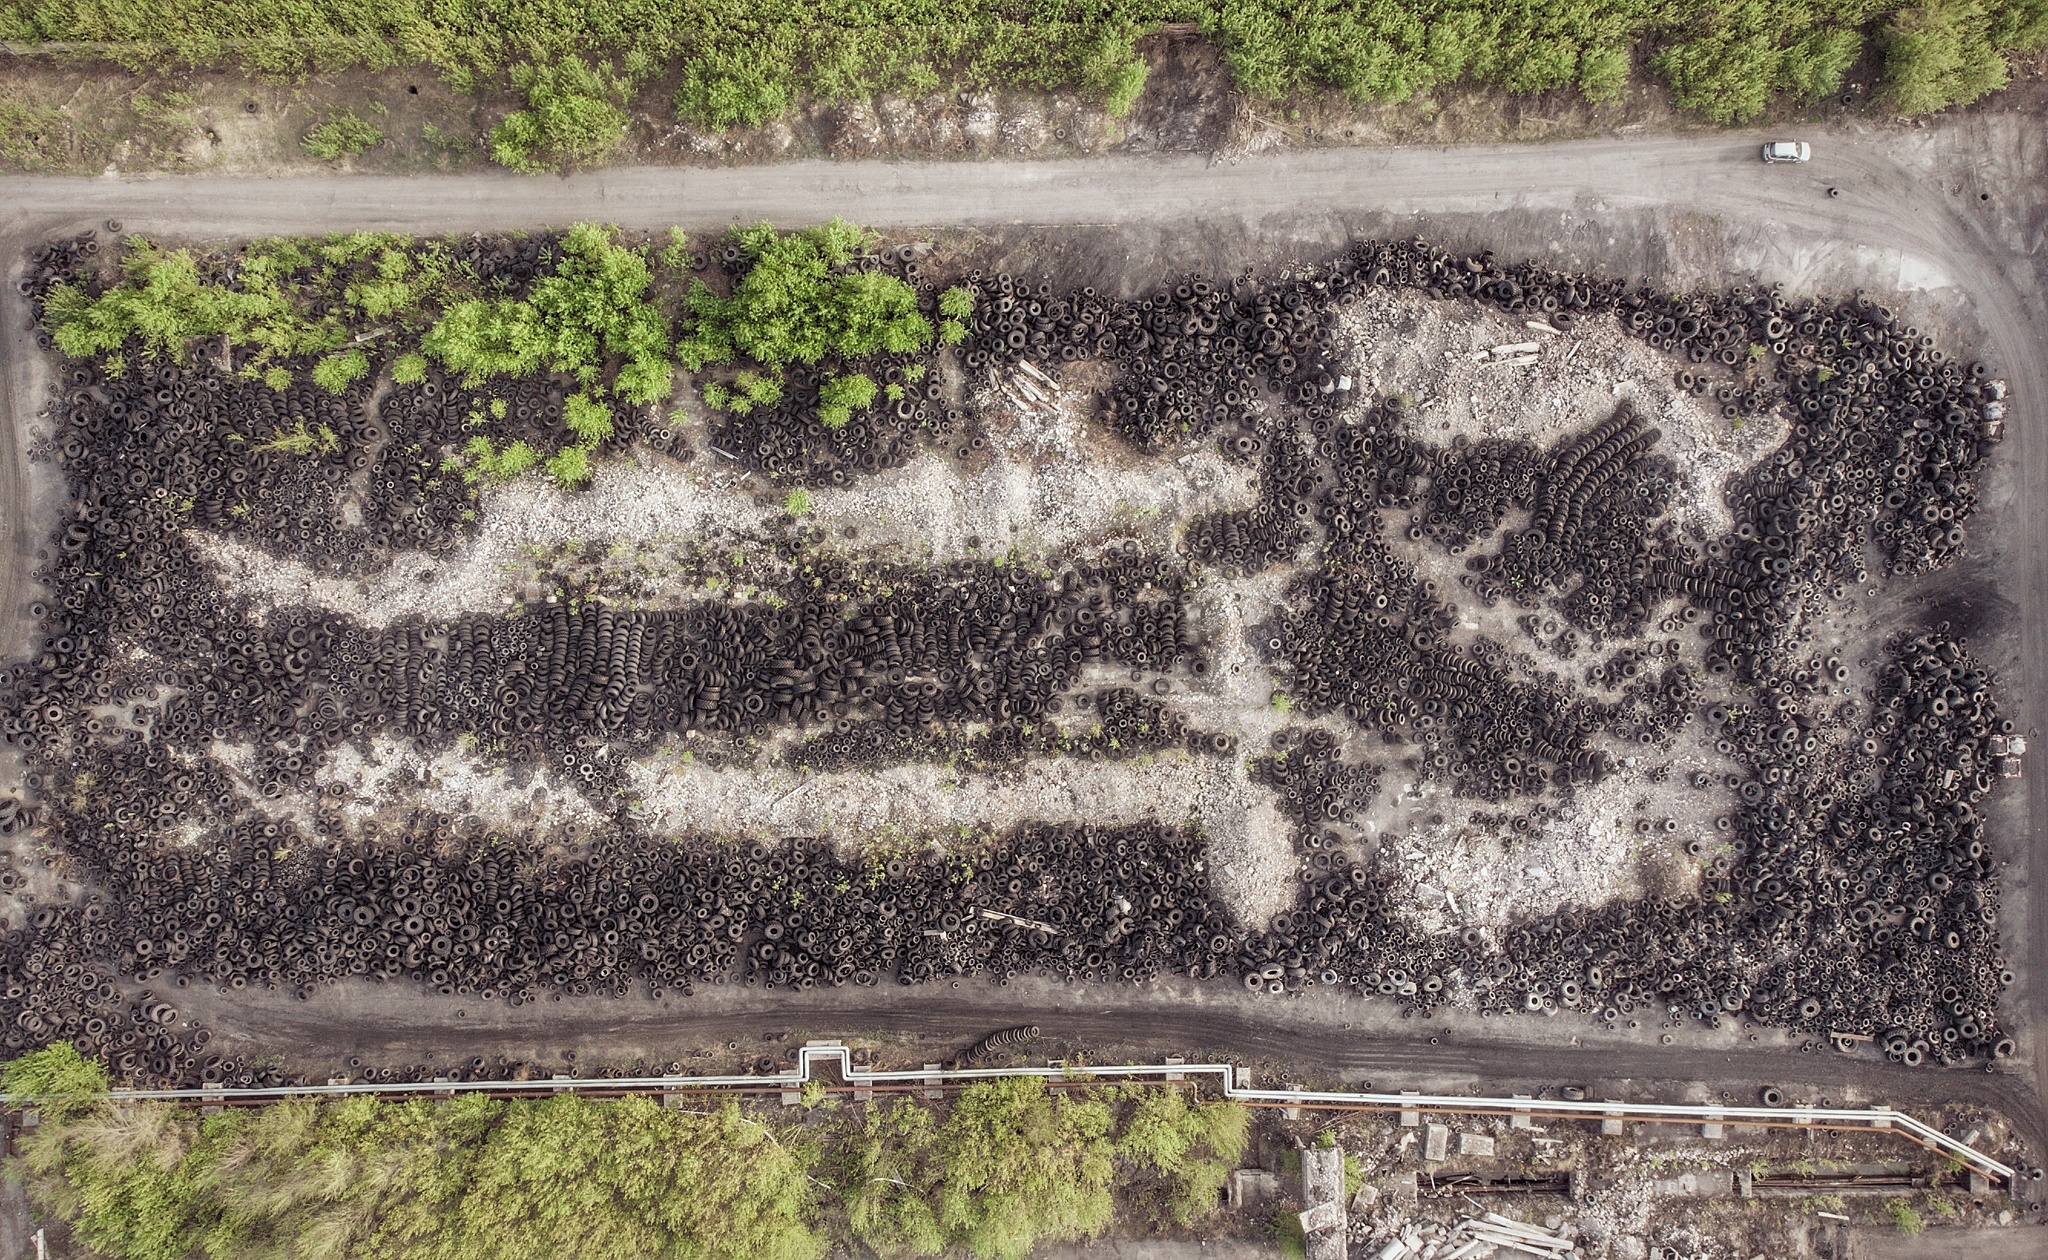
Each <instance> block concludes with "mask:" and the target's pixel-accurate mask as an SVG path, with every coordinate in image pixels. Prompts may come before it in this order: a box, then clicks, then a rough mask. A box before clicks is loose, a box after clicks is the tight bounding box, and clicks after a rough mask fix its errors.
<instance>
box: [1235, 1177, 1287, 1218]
mask: <svg viewBox="0 0 2048 1260" xmlns="http://www.w3.org/2000/svg"><path fill="white" fill-rule="evenodd" d="M1229 1192H1230V1207H1231V1210H1232V1211H1236V1210H1237V1209H1240V1208H1245V1207H1256V1206H1257V1205H1259V1204H1261V1203H1271V1202H1272V1201H1273V1200H1275V1199H1277V1198H1279V1197H1280V1179H1279V1178H1278V1177H1276V1176H1274V1175H1273V1174H1272V1173H1269V1172H1267V1171H1266V1170H1265V1169H1263V1168H1239V1169H1237V1170H1235V1171H1234V1172H1232V1173H1231V1174H1230V1187H1229Z"/></svg>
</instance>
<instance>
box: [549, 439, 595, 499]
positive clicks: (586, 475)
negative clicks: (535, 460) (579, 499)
mask: <svg viewBox="0 0 2048 1260" xmlns="http://www.w3.org/2000/svg"><path fill="white" fill-rule="evenodd" d="M547 474H548V476H550V477H553V478H554V479H555V482H556V484H558V485H560V486H561V487H562V488H563V489H565V490H581V489H582V488H583V487H585V486H587V485H589V484H590V451H589V448H587V447H582V446H565V447H563V448H562V449H561V450H559V451H556V452H555V453H554V455H553V457H552V458H550V459H549V460H548V462H547Z"/></svg>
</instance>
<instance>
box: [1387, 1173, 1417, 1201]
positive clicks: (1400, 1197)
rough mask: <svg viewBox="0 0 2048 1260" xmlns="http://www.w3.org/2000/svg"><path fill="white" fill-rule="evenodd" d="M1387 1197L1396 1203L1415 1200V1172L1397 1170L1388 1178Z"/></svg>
mask: <svg viewBox="0 0 2048 1260" xmlns="http://www.w3.org/2000/svg"><path fill="white" fill-rule="evenodd" d="M1387 1197H1388V1198H1390V1199H1392V1200H1393V1201H1394V1202H1396V1203H1413V1202H1415V1199H1416V1189H1415V1174H1414V1173H1412V1172H1397V1173H1395V1174H1394V1175H1393V1176H1391V1177H1389V1178H1387Z"/></svg>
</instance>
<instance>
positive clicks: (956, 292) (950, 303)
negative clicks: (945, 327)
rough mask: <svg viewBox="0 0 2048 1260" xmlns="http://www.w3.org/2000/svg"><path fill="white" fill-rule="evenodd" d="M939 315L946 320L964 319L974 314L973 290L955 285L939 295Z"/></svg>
mask: <svg viewBox="0 0 2048 1260" xmlns="http://www.w3.org/2000/svg"><path fill="white" fill-rule="evenodd" d="M939 314H941V315H944V316H945V317H946V318H947V319H966V318H967V317H968V316H970V315H972V314H974V290H972V289H970V288H967V287H966V286H965V285H958V284H956V285H954V286H953V287H952V288H950V289H947V290H946V291H945V292H943V293H941V294H939Z"/></svg>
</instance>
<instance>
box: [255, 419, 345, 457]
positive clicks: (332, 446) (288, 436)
mask: <svg viewBox="0 0 2048 1260" xmlns="http://www.w3.org/2000/svg"><path fill="white" fill-rule="evenodd" d="M256 449H257V450H259V451H275V452H277V453H278V454H280V455H297V456H300V457H304V456H307V455H311V454H313V453H315V452H318V453H319V454H322V455H332V454H334V453H335V452H336V451H338V450H340V449H341V439H340V438H339V437H338V436H336V435H335V432H334V430H333V429H330V428H328V427H327V426H326V425H324V424H323V425H321V426H320V427H319V428H317V429H309V428H307V427H306V422H305V421H304V420H301V421H299V423H298V424H297V426H295V427H294V428H291V429H279V430H278V431H277V434H276V436H274V437H272V438H271V439H270V440H269V441H268V442H265V443H264V444H263V445H261V446H259V447H257V448H256Z"/></svg>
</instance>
